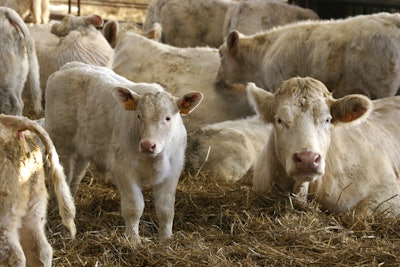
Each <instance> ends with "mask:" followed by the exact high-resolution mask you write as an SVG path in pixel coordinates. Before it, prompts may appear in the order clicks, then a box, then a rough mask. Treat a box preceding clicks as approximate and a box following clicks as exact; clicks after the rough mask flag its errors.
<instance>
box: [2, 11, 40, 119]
mask: <svg viewBox="0 0 400 267" xmlns="http://www.w3.org/2000/svg"><path fill="white" fill-rule="evenodd" d="M7 16H8V18H9V19H10V20H11V21H12V22H11V23H13V24H14V23H16V24H17V25H14V27H15V26H17V27H18V29H17V30H20V31H22V34H23V38H24V41H25V45H26V53H27V55H28V62H29V73H28V80H27V81H28V82H29V88H30V95H31V97H32V103H33V110H34V112H35V114H37V115H40V114H41V113H42V112H43V108H42V89H41V88H40V78H39V63H38V59H37V55H36V50H35V42H34V40H33V38H32V36H31V33H30V31H29V29H28V27H27V26H26V24H25V22H24V21H23V20H22V18H21V17H20V16H19V15H18V14H17V13H16V12H12V13H11V12H7Z"/></svg>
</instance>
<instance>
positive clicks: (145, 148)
mask: <svg viewBox="0 0 400 267" xmlns="http://www.w3.org/2000/svg"><path fill="white" fill-rule="evenodd" d="M139 149H140V152H143V153H148V154H156V153H157V144H156V142H154V141H152V140H142V141H140V143H139Z"/></svg>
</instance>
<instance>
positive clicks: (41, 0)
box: [0, 0, 50, 24]
mask: <svg viewBox="0 0 400 267" xmlns="http://www.w3.org/2000/svg"><path fill="white" fill-rule="evenodd" d="M49 4H50V1H49V0H0V6H6V7H9V8H12V9H14V10H15V11H16V12H17V13H18V14H19V15H20V16H21V17H22V18H23V19H27V17H28V16H29V15H31V16H32V19H33V23H35V24H40V23H47V22H48V21H49V18H50V9H49Z"/></svg>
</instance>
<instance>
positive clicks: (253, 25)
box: [221, 0, 319, 44]
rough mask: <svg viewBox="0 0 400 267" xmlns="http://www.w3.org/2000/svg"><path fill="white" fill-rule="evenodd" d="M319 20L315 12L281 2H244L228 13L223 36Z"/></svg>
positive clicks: (259, 0) (264, 0)
mask: <svg viewBox="0 0 400 267" xmlns="http://www.w3.org/2000/svg"><path fill="white" fill-rule="evenodd" d="M318 19H319V17H318V15H317V14H316V13H315V12H314V11H313V10H311V9H307V8H301V7H299V6H296V5H289V4H288V3H286V2H284V1H281V0H279V1H273V0H270V1H268V0H250V1H246V0H244V1H243V0H242V1H240V2H239V3H238V4H237V5H234V6H231V7H230V8H229V9H228V11H227V12H226V14H225V21H224V28H223V32H222V36H223V37H225V36H227V35H228V34H229V33H230V32H231V31H233V30H237V31H239V32H241V33H242V34H245V35H250V34H254V33H257V32H261V31H265V30H269V29H271V28H273V27H276V26H279V25H285V24H289V23H292V22H296V21H301V20H318ZM221 44H222V43H221Z"/></svg>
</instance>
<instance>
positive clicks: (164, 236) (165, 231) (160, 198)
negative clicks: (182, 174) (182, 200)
mask: <svg viewBox="0 0 400 267" xmlns="http://www.w3.org/2000/svg"><path fill="white" fill-rule="evenodd" d="M178 180H179V176H178V177H176V178H167V179H165V181H164V182H162V183H160V184H158V185H155V186H154V187H153V198H154V205H155V208H156V213H157V217H158V221H159V233H158V234H159V239H160V241H161V242H164V241H166V240H168V239H170V238H171V237H172V225H173V221H174V216H175V209H174V206H175V193H176V187H177V185H178Z"/></svg>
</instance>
